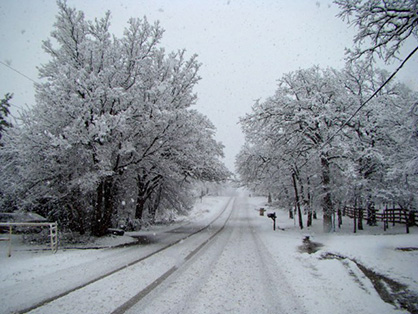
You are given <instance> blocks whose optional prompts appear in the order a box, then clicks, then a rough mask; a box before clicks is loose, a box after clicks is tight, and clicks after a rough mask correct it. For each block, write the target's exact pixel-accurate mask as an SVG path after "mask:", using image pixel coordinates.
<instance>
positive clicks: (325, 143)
mask: <svg viewBox="0 0 418 314" xmlns="http://www.w3.org/2000/svg"><path fill="white" fill-rule="evenodd" d="M417 51H418V46H417V47H415V49H413V50H412V51H411V52H410V53H409V55H408V56H407V57H406V58H405V59H404V60H403V61H402V63H401V64H400V65H399V66H398V68H397V69H396V70H395V71H393V73H392V74H391V75H390V76H389V77H388V78H387V80H386V81H385V82H384V83H383V84H382V85H380V87H379V88H378V89H377V90H376V91H375V92H374V93H373V94H372V95H371V96H370V97H369V98H367V100H365V101H364V102H363V103H362V104H361V105H360V106H359V107H358V108H357V109H356V111H354V113H352V114H351V116H350V117H349V118H348V119H347V120H346V121H345V122H344V123H343V124H342V125H341V126H340V127H339V128H338V130H337V131H335V133H334V134H332V135H331V136H330V137H329V138H328V139H327V140H326V141H325V142H324V143H323V144H322V145H321V146H320V148H319V149H320V150H322V149H323V148H324V147H325V146H326V145H328V144H329V143H330V142H331V140H332V139H333V138H334V137H335V136H336V135H337V134H338V133H339V132H341V131H342V129H343V128H344V127H345V126H346V125H347V124H348V123H349V122H350V121H351V120H352V119H353V118H354V117H355V116H356V115H357V114H358V113H359V112H360V110H361V109H363V107H364V106H365V105H367V103H368V102H369V101H370V100H372V99H373V98H374V97H375V96H376V95H377V94H378V93H379V92H380V91H381V90H382V89H383V87H385V86H386V85H387V84H388V83H389V82H390V81H391V80H392V79H393V78H394V77H395V75H396V74H397V73H398V72H399V70H400V69H401V68H402V67H403V66H404V65H405V63H406V62H407V61H408V60H409V59H410V58H411V57H412V56H413V55H414V53H415V52H417ZM298 145H299V143H298ZM298 158H299V157H298ZM311 159H312V158H308V159H306V160H305V162H304V163H302V165H300V166H299V168H303V167H304V166H305V165H306V164H307V163H308V162H309V161H310V160H311Z"/></svg>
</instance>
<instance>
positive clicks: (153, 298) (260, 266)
mask: <svg viewBox="0 0 418 314" xmlns="http://www.w3.org/2000/svg"><path fill="white" fill-rule="evenodd" d="M234 205H235V206H234V209H233V210H234V212H233V216H232V219H230V221H229V222H228V225H227V226H226V227H225V228H224V229H223V231H222V232H221V233H220V234H219V236H217V237H216V238H215V239H213V241H212V242H211V243H210V245H207V246H206V247H205V248H204V249H202V250H201V251H200V252H199V253H198V254H196V255H195V256H194V257H193V258H192V259H191V260H190V261H189V262H188V263H186V264H184V265H183V266H182V267H181V268H180V269H178V270H177V271H176V272H174V273H173V274H172V275H171V276H170V278H167V280H166V281H165V282H164V283H163V284H161V285H160V286H159V287H158V288H157V289H155V290H154V291H153V292H152V293H150V294H149V295H148V296H146V297H145V298H143V299H142V300H141V302H139V303H137V304H136V305H135V306H133V307H132V308H131V310H130V311H128V312H127V313H138V312H141V313H156V312H158V313H170V314H171V313H215V312H216V313H223V312H234V313H304V312H305V311H304V310H303V308H302V306H300V305H299V302H298V298H297V295H296V293H295V292H294V291H293V290H292V289H291V286H290V285H289V284H288V283H287V282H286V281H285V280H284V277H283V276H280V274H281V272H280V267H279V266H278V265H277V263H276V262H275V261H274V258H273V257H272V256H271V255H270V253H269V252H268V250H267V248H266V247H265V245H264V244H263V242H262V241H261V240H260V239H259V236H258V231H257V230H255V229H254V227H253V226H252V223H251V220H250V215H251V214H253V213H251V214H250V210H249V205H248V204H247V203H246V202H245V199H241V200H240V202H236V203H235V204H234Z"/></svg>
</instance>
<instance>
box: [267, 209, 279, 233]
mask: <svg viewBox="0 0 418 314" xmlns="http://www.w3.org/2000/svg"><path fill="white" fill-rule="evenodd" d="M267 217H268V218H271V219H272V220H273V230H276V218H277V216H276V212H274V213H269V214H267Z"/></svg>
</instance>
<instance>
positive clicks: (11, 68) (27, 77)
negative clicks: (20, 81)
mask: <svg viewBox="0 0 418 314" xmlns="http://www.w3.org/2000/svg"><path fill="white" fill-rule="evenodd" d="M0 63H1V64H3V65H4V66H5V67H8V68H9V69H10V70H12V71H15V72H16V73H17V74H19V75H21V76H23V77H24V78H26V79H28V80H29V81H32V82H34V83H36V82H35V81H34V80H33V79H31V78H30V77H29V76H27V75H25V74H23V73H22V72H20V71H18V70H16V69H15V68H13V67H11V66H10V65H8V64H7V63H4V62H3V61H0Z"/></svg>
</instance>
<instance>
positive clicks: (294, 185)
mask: <svg viewBox="0 0 418 314" xmlns="http://www.w3.org/2000/svg"><path fill="white" fill-rule="evenodd" d="M292 179H293V188H294V189H295V204H296V207H297V212H298V218H299V227H300V229H303V218H302V211H301V210H300V201H299V193H298V186H297V182H296V174H295V173H294V172H293V173H292Z"/></svg>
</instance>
